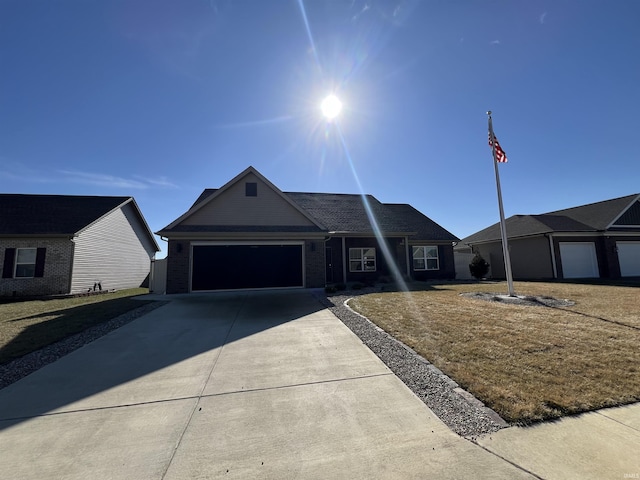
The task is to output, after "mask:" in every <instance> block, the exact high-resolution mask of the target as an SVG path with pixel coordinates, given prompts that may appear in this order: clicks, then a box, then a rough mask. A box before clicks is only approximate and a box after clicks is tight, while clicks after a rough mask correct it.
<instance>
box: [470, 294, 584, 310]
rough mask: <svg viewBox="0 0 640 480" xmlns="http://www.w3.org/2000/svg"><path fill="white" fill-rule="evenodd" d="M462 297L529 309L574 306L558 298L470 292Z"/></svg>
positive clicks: (572, 303)
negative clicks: (524, 306)
mask: <svg viewBox="0 0 640 480" xmlns="http://www.w3.org/2000/svg"><path fill="white" fill-rule="evenodd" d="M460 295H461V296H463V297H467V298H473V299H475V300H484V301H486V302H502V303H510V304H513V305H526V306H529V307H551V308H555V307H570V306H571V305H575V302H572V301H571V300H564V299H560V298H553V297H534V296H531V295H514V296H512V297H511V296H509V295H498V294H495V293H485V292H472V293H461V294H460Z"/></svg>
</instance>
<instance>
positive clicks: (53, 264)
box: [0, 238, 74, 296]
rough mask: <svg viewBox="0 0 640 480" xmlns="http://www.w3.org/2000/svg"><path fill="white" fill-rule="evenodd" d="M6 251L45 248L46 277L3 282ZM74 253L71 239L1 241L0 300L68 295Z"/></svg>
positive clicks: (8, 239)
mask: <svg viewBox="0 0 640 480" xmlns="http://www.w3.org/2000/svg"><path fill="white" fill-rule="evenodd" d="M7 248H46V249H47V252H46V257H45V262H44V275H43V276H42V277H39V278H1V277H2V269H3V265H4V256H5V252H6V249H7ZM73 249H74V244H73V242H72V241H71V240H70V239H68V238H43V239H26V238H3V239H0V296H14V295H16V296H21V295H57V294H66V293H69V286H70V275H71V265H72V263H73ZM14 292H15V293H14Z"/></svg>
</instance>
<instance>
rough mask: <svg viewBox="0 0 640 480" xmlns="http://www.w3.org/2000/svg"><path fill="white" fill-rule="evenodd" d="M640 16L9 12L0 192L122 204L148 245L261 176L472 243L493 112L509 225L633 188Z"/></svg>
mask: <svg viewBox="0 0 640 480" xmlns="http://www.w3.org/2000/svg"><path fill="white" fill-rule="evenodd" d="M305 19H306V20H305ZM639 21H640V2H635V1H631V0H615V1H611V2H605V1H589V0H572V1H563V0H560V1H537V0H526V1H525V0H508V1H507V0H504V1H501V0H496V1H455V0H452V1H445V0H440V1H427V0H424V1H411V0H402V1H391V0H389V1H377V0H366V1H365V0H345V1H339V0H331V1H326V2H325V1H320V0H314V1H306V2H299V1H297V0H270V1H264V0H233V1H232V0H225V1H216V0H206V1H205V0H192V1H188V0H182V1H166V0H152V1H143V0H131V1H128V0H120V1H108V0H104V1H97V0H96V1H90V0H77V1H63V0H38V1H34V0H17V1H10V0H1V1H0V72H1V74H0V191H2V192H3V193H43V194H44V193H47V194H78V195H131V196H133V197H135V199H136V201H137V202H138V204H139V206H140V208H141V210H142V212H143V214H144V215H145V217H146V219H147V222H148V223H149V226H150V227H151V229H152V230H153V231H157V230H159V229H161V228H162V227H164V226H165V225H167V224H169V223H170V222H171V221H173V220H174V219H175V218H177V217H178V216H179V215H181V214H182V213H184V211H186V210H187V209H188V207H189V206H190V205H191V204H192V203H193V201H194V200H195V199H196V198H197V196H198V195H199V194H200V192H201V191H202V190H203V189H204V188H217V187H220V186H222V185H223V184H225V183H226V182H227V181H228V180H230V179H231V178H233V177H234V176H235V175H237V174H238V173H239V172H241V171H242V170H244V169H245V168H246V167H248V166H249V165H253V166H254V167H256V168H257V169H258V170H259V171H260V172H261V173H262V174H263V175H265V176H266V177H267V178H268V179H269V180H271V181H272V182H273V183H274V184H275V185H276V186H277V187H279V188H280V189H282V190H284V191H307V192H336V193H360V188H362V190H363V191H364V192H365V193H370V194H372V195H374V196H376V197H377V198H378V199H379V200H380V201H382V202H386V203H410V204H412V205H413V206H414V207H416V208H417V209H419V210H420V211H422V212H423V213H425V214H426V215H427V216H429V217H430V218H432V219H433V220H435V221H436V222H438V223H440V224H441V225H442V226H443V227H445V228H446V229H448V230H449V231H451V232H452V233H454V234H455V235H457V236H459V237H464V236H467V235H470V234H471V233H473V232H475V231H477V230H479V229H481V228H484V227H486V226H488V225H490V224H492V223H495V222H497V221H498V219H499V214H498V207H497V197H496V189H495V179H494V173H493V166H492V158H491V150H490V149H489V147H488V146H487V117H486V114H485V112H486V111H487V110H492V111H493V122H494V128H495V132H496V136H497V137H498V139H499V140H500V143H501V145H502V147H503V148H504V150H505V151H506V153H507V156H508V158H509V163H507V164H504V165H501V166H500V176H501V182H502V191H503V199H504V208H505V214H506V215H507V216H510V215H513V214H518V213H523V214H524V213H542V212H546V211H551V210H555V209H560V208H567V207H571V206H577V205H581V204H584V203H590V202H596V201H600V200H606V199H609V198H614V197H618V196H623V195H629V194H632V193H640V146H639V145H640V143H639V138H640V121H639V120H638V119H639V115H640V108H639V107H640V87H639V86H640V56H638V52H640V30H639V29H638V22H639ZM330 92H335V93H336V95H338V96H339V97H340V99H341V100H342V102H343V104H344V109H343V112H342V114H341V116H340V118H339V120H338V122H337V123H335V124H327V122H326V121H325V120H324V119H323V118H322V116H321V114H320V109H319V105H320V102H321V100H322V99H323V98H324V97H325V96H326V95H327V94H328V93H330ZM340 134H341V135H342V139H343V140H341V137H340ZM159 243H161V246H162V247H163V250H165V249H166V245H165V243H164V242H159ZM162 256H164V254H160V255H159V256H158V257H162Z"/></svg>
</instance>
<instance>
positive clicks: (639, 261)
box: [616, 242, 640, 277]
mask: <svg viewBox="0 0 640 480" xmlns="http://www.w3.org/2000/svg"><path fill="white" fill-rule="evenodd" d="M616 246H617V247H618V261H619V262H620V275H622V276H623V277H640V242H617V243H616Z"/></svg>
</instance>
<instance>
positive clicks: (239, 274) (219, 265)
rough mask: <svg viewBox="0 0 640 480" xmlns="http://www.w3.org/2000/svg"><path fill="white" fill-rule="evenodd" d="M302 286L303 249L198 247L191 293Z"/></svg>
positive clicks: (250, 246)
mask: <svg viewBox="0 0 640 480" xmlns="http://www.w3.org/2000/svg"><path fill="white" fill-rule="evenodd" d="M301 286H303V273H302V245H215V246H214V245H198V246H194V247H193V262H192V281H191V289H192V290H194V291H203V290H233V289H243V288H282V287H301Z"/></svg>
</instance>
